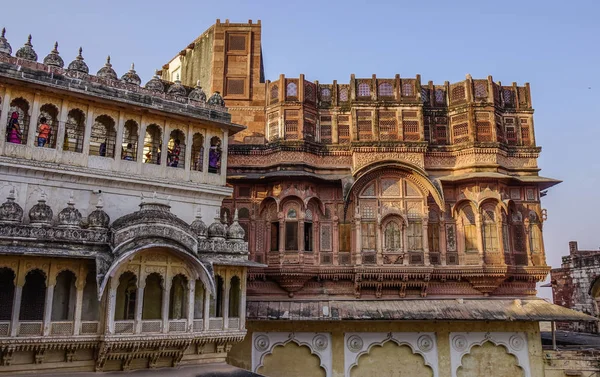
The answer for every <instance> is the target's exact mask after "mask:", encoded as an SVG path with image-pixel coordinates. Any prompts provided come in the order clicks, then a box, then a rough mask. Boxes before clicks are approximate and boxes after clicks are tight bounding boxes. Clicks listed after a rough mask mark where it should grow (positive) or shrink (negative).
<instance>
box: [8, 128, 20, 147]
mask: <svg viewBox="0 0 600 377" xmlns="http://www.w3.org/2000/svg"><path fill="white" fill-rule="evenodd" d="M8 142H9V143H15V144H21V133H20V132H19V131H17V129H16V128H14V127H13V128H12V129H11V130H10V134H9V135H8Z"/></svg>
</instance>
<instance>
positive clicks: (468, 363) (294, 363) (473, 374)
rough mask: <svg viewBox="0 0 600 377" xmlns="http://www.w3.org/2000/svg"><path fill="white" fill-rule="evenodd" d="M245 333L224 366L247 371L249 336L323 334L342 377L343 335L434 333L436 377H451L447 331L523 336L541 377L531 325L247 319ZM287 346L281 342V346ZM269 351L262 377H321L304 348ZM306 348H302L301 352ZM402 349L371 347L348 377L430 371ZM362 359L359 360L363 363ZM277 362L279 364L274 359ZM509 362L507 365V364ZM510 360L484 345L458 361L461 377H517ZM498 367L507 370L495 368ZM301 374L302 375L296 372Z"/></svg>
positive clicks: (533, 367)
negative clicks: (460, 363) (519, 333)
mask: <svg viewBox="0 0 600 377" xmlns="http://www.w3.org/2000/svg"><path fill="white" fill-rule="evenodd" d="M247 328H248V335H247V336H246V338H245V339H244V341H243V342H242V343H239V344H237V345H236V346H234V347H233V348H232V350H231V352H230V353H229V355H228V362H229V363H230V364H233V365H235V366H238V367H241V368H245V369H248V370H250V369H251V368H252V361H251V360H252V346H253V345H252V333H253V332H290V333H293V332H296V333H300V332H328V333H331V343H332V344H331V348H332V368H333V374H332V377H343V376H344V368H345V366H344V350H345V340H344V334H345V333H347V332H348V333H350V332H352V333H356V332H371V333H372V332H378V333H388V332H434V333H436V335H437V339H436V340H437V350H438V370H439V377H451V376H452V374H451V361H450V333H452V332H523V333H526V334H527V344H528V351H529V352H528V353H529V362H530V365H529V367H530V370H531V376H532V377H543V376H544V360H543V353H542V345H541V340H540V333H539V325H538V323H537V322H441V321H440V322H434V321H429V322H367V321H362V322H344V323H340V322H275V321H264V322H257V321H249V322H247ZM289 344H293V343H291V342H290V343H287V345H289ZM287 345H286V347H281V348H282V350H277V348H275V349H274V351H273V353H272V354H271V355H267V356H266V357H265V360H264V361H265V363H263V367H262V368H261V369H260V370H259V372H260V373H264V375H266V376H268V377H278V376H295V375H298V376H305V377H309V376H321V375H323V374H322V373H323V371H322V369H317V368H316V367H315V365H317V363H316V361H318V358H317V357H316V356H315V355H312V354H311V353H310V350H308V348H307V347H298V346H292V347H290V348H289V349H287ZM303 348H306V349H303ZM410 351H411V350H410V349H409V348H408V347H407V346H398V345H396V344H395V343H393V342H387V343H384V344H383V346H382V347H374V348H372V349H371V352H370V353H369V357H367V358H364V356H363V357H361V358H359V362H358V366H357V367H354V368H353V369H352V373H351V375H352V377H362V376H394V377H396V376H398V377H404V376H415V377H420V376H431V375H432V374H431V369H429V368H428V367H425V365H424V364H423V359H422V358H421V357H420V355H418V354H414V355H413V354H412V352H410ZM363 358H364V360H363ZM276 359H279V360H276ZM511 363H512V364H511ZM515 363H516V359H515V358H514V356H512V355H510V354H508V353H507V352H506V349H505V348H504V347H502V346H493V345H492V344H489V343H485V344H484V345H483V346H482V347H474V348H473V352H472V353H471V355H470V356H467V357H464V358H463V367H462V368H461V370H460V371H459V374H458V375H459V376H461V377H481V376H485V377H505V376H510V377H517V376H520V375H523V371H522V370H521V368H519V367H518V366H516V365H515ZM500 365H503V366H508V367H507V368H501V367H500ZM299 371H302V372H304V373H301V374H297V373H300V372H299Z"/></svg>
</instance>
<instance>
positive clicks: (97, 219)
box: [87, 199, 110, 229]
mask: <svg viewBox="0 0 600 377" xmlns="http://www.w3.org/2000/svg"><path fill="white" fill-rule="evenodd" d="M102 207H103V203H102V199H99V200H98V204H96V210H95V211H93V212H92V213H90V214H89V215H88V218H87V220H88V225H89V227H90V229H106V228H108V224H110V216H108V214H107V213H106V212H104V210H103V209H102Z"/></svg>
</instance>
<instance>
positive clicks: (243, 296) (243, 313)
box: [239, 269, 247, 330]
mask: <svg viewBox="0 0 600 377" xmlns="http://www.w3.org/2000/svg"><path fill="white" fill-rule="evenodd" d="M246 275H247V270H246V269H244V271H243V272H242V279H241V281H240V288H241V289H240V309H239V310H240V314H239V317H240V327H239V329H240V330H244V329H245V328H246V289H247V288H246V279H247V276H246Z"/></svg>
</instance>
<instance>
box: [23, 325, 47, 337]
mask: <svg viewBox="0 0 600 377" xmlns="http://www.w3.org/2000/svg"><path fill="white" fill-rule="evenodd" d="M32 335H33V336H39V335H42V322H19V336H32Z"/></svg>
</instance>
